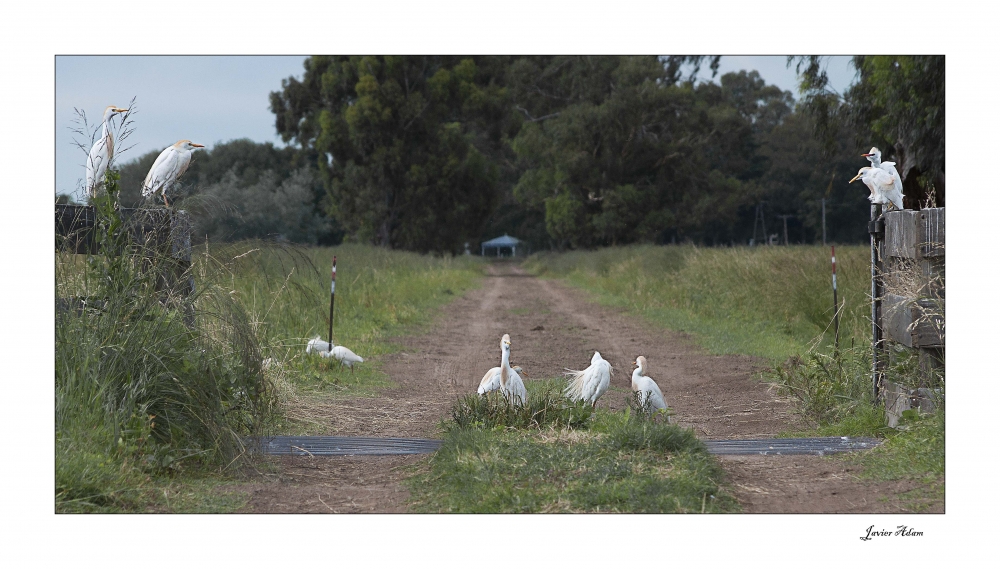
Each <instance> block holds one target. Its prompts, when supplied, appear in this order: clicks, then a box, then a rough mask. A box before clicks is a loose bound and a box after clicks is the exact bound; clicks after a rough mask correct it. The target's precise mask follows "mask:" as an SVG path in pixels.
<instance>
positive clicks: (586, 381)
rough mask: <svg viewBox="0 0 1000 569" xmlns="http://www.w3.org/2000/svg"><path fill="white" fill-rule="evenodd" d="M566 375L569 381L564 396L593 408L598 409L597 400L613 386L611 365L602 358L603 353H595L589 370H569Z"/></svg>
mask: <svg viewBox="0 0 1000 569" xmlns="http://www.w3.org/2000/svg"><path fill="white" fill-rule="evenodd" d="M566 375H567V376H568V377H569V379H568V381H567V384H566V390H565V391H563V394H564V395H565V396H566V397H567V398H569V399H570V400H571V401H586V402H587V403H590V405H591V407H597V400H598V399H600V398H601V396H602V395H604V393H605V392H606V391H607V390H608V386H610V385H611V364H610V363H608V361H607V360H605V359H604V358H602V357H601V352H594V357H592V358H590V366H589V367H588V368H587V369H585V370H582V371H575V370H571V369H567V370H566Z"/></svg>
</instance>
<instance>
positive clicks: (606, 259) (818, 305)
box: [525, 245, 869, 363]
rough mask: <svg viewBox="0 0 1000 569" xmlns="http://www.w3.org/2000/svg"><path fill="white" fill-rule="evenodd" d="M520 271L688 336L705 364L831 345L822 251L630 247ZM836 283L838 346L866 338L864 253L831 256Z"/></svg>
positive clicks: (552, 258)
mask: <svg viewBox="0 0 1000 569" xmlns="http://www.w3.org/2000/svg"><path fill="white" fill-rule="evenodd" d="M525 267H526V268H527V269H528V270H530V271H532V272H534V273H536V274H539V275H541V276H551V277H558V278H562V279H565V280H566V281H567V282H569V283H571V284H573V285H574V286H577V287H579V288H582V289H584V290H587V291H588V292H591V293H593V294H594V296H595V298H596V299H597V300H598V301H599V302H601V303H603V304H608V305H613V306H619V307H622V308H625V309H626V310H628V311H629V312H631V313H634V314H639V315H641V316H643V317H645V318H646V319H647V320H649V321H651V322H653V323H656V324H659V325H661V326H663V327H665V328H669V329H672V330H680V331H684V332H687V333H690V334H691V335H692V336H694V338H695V339H696V341H697V342H698V343H699V344H701V345H702V346H704V347H705V348H707V349H708V350H709V351H710V352H711V353H713V354H748V355H754V356H759V357H763V358H766V359H767V360H768V361H770V362H772V363H778V362H781V361H783V360H785V359H786V358H788V357H789V356H790V355H793V354H797V353H801V352H804V351H806V350H808V349H809V348H810V347H811V346H813V345H814V344H818V345H821V346H823V345H830V344H832V343H833V340H834V334H833V330H834V329H833V291H832V288H831V286H832V284H831V277H830V251H829V249H826V248H823V247H814V246H792V247H756V248H747V247H736V248H702V247H695V246H690V245H682V246H669V245H668V246H652V245H636V246H630V247H616V248H605V249H599V250H596V251H577V252H570V253H563V254H557V253H540V254H536V255H533V256H532V257H531V258H529V259H528V261H527V262H526V263H525ZM837 280H838V289H839V300H840V301H841V302H843V303H844V308H843V309H842V316H841V321H840V342H841V345H845V344H849V343H850V339H851V338H852V337H853V338H858V339H860V338H864V337H866V336H865V333H866V329H867V328H866V326H867V324H866V320H865V317H866V315H867V314H868V306H869V304H868V297H867V296H866V295H867V292H868V286H869V285H868V283H869V280H868V250H867V248H865V247H860V246H841V247H838V249H837ZM859 341H860V340H859Z"/></svg>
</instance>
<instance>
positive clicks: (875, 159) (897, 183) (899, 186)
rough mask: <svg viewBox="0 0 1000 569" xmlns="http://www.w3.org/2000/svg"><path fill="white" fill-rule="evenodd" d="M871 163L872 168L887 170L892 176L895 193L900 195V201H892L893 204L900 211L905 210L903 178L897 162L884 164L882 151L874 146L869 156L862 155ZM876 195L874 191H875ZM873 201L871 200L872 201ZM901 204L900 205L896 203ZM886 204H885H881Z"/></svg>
mask: <svg viewBox="0 0 1000 569" xmlns="http://www.w3.org/2000/svg"><path fill="white" fill-rule="evenodd" d="M862 156H864V157H865V158H867V159H868V161H869V162H871V163H872V168H878V169H880V170H885V171H886V172H888V173H889V175H890V176H892V185H893V187H894V188H895V192H894V193H898V194H899V199H898V200H890V201H892V204H893V205H895V206H896V207H897V208H899V209H903V178H901V177H900V175H899V172H897V171H896V163H895V162H882V151H881V150H879V149H878V148H875V147H874V146H872V149H871V150H869V151H868V153H867V154H862ZM873 193H874V191H873ZM870 201H871V200H870ZM897 201H898V202H899V203H898V205H897V203H896V202H897ZM880 203H885V202H880Z"/></svg>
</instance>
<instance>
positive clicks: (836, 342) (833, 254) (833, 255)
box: [830, 245, 840, 350]
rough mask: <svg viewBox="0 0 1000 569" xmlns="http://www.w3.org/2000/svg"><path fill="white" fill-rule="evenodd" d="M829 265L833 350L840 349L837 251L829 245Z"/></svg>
mask: <svg viewBox="0 0 1000 569" xmlns="http://www.w3.org/2000/svg"><path fill="white" fill-rule="evenodd" d="M830 264H831V265H832V266H833V349H834V350H839V349H840V311H839V310H838V306H837V251H836V249H834V246H833V245H830Z"/></svg>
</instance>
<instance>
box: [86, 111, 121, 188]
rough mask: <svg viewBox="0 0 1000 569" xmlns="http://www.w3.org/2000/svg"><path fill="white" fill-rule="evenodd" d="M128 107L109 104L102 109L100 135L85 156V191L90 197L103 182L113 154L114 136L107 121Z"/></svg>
mask: <svg viewBox="0 0 1000 569" xmlns="http://www.w3.org/2000/svg"><path fill="white" fill-rule="evenodd" d="M127 110H128V109H119V108H118V107H116V106H114V105H109V106H108V108H106V109H104V120H103V122H102V124H101V137H100V138H98V139H97V140H96V141H95V142H94V145H93V146H91V147H90V155H89V156H87V188H86V189H87V193H88V194H89V195H90V197H92V198H93V197H97V189H98V188H99V187H101V185H102V184H104V173H105V172H106V171H107V170H108V165H109V164H111V158H112V156H114V154H115V137H114V136H112V135H111V129H109V128H108V122H109V121H111V120H112V117H114V116H115V113H124V112H126V111H127Z"/></svg>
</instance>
